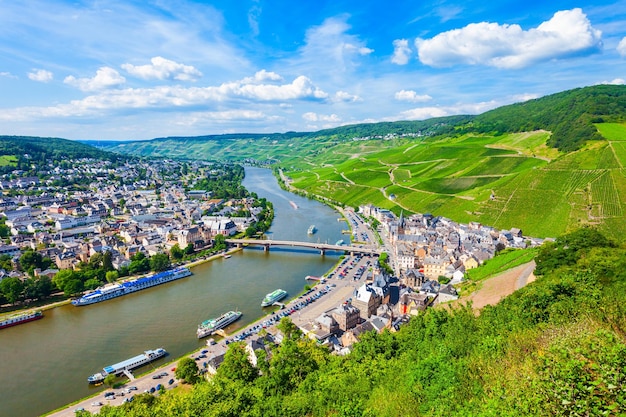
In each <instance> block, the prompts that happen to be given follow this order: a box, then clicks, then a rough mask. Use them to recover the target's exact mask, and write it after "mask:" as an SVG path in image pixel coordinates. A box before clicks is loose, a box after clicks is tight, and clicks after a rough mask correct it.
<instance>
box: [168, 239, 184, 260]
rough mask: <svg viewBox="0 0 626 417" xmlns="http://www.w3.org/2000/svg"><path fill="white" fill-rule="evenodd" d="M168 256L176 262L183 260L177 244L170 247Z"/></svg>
mask: <svg viewBox="0 0 626 417" xmlns="http://www.w3.org/2000/svg"><path fill="white" fill-rule="evenodd" d="M170 255H171V256H172V259H175V260H177V261H178V260H181V259H183V255H184V253H183V251H182V249H181V248H180V246H179V245H178V243H177V244H175V245H174V246H172V249H170Z"/></svg>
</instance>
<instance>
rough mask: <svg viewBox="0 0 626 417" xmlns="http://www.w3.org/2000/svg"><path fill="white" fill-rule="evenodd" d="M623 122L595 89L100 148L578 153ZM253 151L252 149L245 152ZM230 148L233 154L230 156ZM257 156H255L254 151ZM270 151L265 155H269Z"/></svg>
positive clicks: (615, 89) (623, 104)
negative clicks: (469, 142)
mask: <svg viewBox="0 0 626 417" xmlns="http://www.w3.org/2000/svg"><path fill="white" fill-rule="evenodd" d="M625 120H626V86H623V85H598V86H592V87H585V88H579V89H574V90H569V91H564V92H561V93H557V94H553V95H550V96H546V97H542V98H538V99H534V100H529V101H526V102H524V103H517V104H512V105H508V106H503V107H500V108H497V109H495V110H491V111H488V112H486V113H483V114H481V115H478V116H468V115H460V116H448V117H440V118H433V119H428V120H421V121H397V122H381V123H363V124H356V125H348V126H341V127H337V128H333V129H325V130H320V131H316V132H285V133H269V134H261V133H234V134H224V135H204V136H193V137H184V136H175V137H163V138H156V139H152V140H148V141H132V142H126V143H119V142H117V143H115V144H113V143H111V144H105V142H101V143H100V145H104V146H106V147H107V149H111V150H112V151H115V152H120V153H127V154H133V155H142V156H166V155H167V156H175V157H197V155H211V157H213V158H217V159H236V160H243V159H246V158H253V159H265V158H267V159H270V160H271V159H280V154H281V150H278V151H276V152H275V153H274V152H272V150H271V149H270V148H271V146H270V145H278V148H280V146H286V145H287V144H289V146H290V149H289V152H288V153H289V154H291V155H293V154H294V153H298V152H301V151H305V152H309V151H311V150H313V151H315V149H320V147H321V148H324V147H328V146H332V145H335V144H337V143H338V142H341V141H346V140H353V139H358V138H381V137H388V136H396V137H402V136H411V135H412V136H414V137H415V136H418V137H419V138H424V137H433V136H436V137H442V136H444V137H445V136H454V135H458V134H463V133H487V134H502V133H511V132H530V131H536V130H546V131H549V132H551V133H552V135H551V136H550V138H549V139H548V145H549V146H551V147H554V148H558V149H559V150H560V151H564V152H570V151H574V150H577V149H579V148H580V147H581V146H582V145H583V144H584V143H585V142H586V141H588V140H597V139H601V136H600V135H599V134H598V132H597V130H596V128H595V126H594V125H593V123H597V122H603V121H604V122H623V121H625ZM247 145H252V146H247ZM229 147H233V149H234V148H236V149H237V151H236V152H229ZM254 148H257V149H260V151H258V152H255V150H256V149H254ZM268 149H269V152H268Z"/></svg>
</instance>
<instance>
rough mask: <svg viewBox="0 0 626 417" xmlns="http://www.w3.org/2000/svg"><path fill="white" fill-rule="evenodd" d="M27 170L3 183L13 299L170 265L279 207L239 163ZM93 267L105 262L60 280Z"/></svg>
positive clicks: (254, 226)
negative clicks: (254, 187) (253, 186)
mask: <svg viewBox="0 0 626 417" xmlns="http://www.w3.org/2000/svg"><path fill="white" fill-rule="evenodd" d="M23 175H24V172H22V171H13V172H11V173H10V174H6V175H4V176H3V178H2V180H1V181H0V188H2V190H3V198H2V199H0V210H1V211H0V215H1V220H0V222H1V223H2V224H1V225H0V237H2V238H3V241H4V243H3V244H2V245H0V267H1V268H2V269H0V295H2V296H3V297H4V298H5V300H4V302H9V303H11V304H13V303H16V302H18V301H19V302H27V301H32V300H33V299H39V298H46V297H48V296H50V294H51V292H52V290H53V286H52V285H51V282H52V283H54V284H56V286H57V287H58V289H59V290H61V291H63V292H64V293H65V295H66V296H74V295H77V294H79V293H81V292H82V291H83V290H90V289H94V288H96V287H98V286H99V285H101V284H103V283H104V282H105V279H106V280H107V281H112V280H115V279H117V278H118V277H123V276H127V275H132V274H138V273H143V272H148V271H149V270H150V269H153V270H163V269H166V268H168V267H169V266H170V263H171V262H173V263H177V262H181V261H182V260H183V258H184V257H186V258H189V256H190V255H193V257H196V258H197V257H201V256H206V255H207V254H209V253H214V252H217V251H220V250H223V249H225V245H224V241H223V238H224V237H228V236H231V235H234V234H236V233H242V234H244V235H246V236H254V235H256V234H257V232H259V231H261V232H262V231H264V230H266V229H267V228H268V227H269V225H270V224H271V214H270V215H268V214H266V213H268V212H269V207H268V206H270V205H268V203H267V202H266V201H265V200H264V199H256V198H254V196H251V195H248V194H247V192H246V191H245V190H244V189H243V187H241V184H240V182H241V179H242V178H243V168H241V167H239V166H232V165H221V164H211V163H208V162H201V161H193V162H176V161H167V160H159V161H149V162H148V161H132V162H111V161H106V160H95V159H80V160H69V161H63V163H61V164H58V165H56V166H54V165H53V164H51V163H50V164H48V166H47V169H45V170H42V169H40V170H39V171H38V172H37V176H23ZM202 185H205V186H207V187H211V188H212V190H206V189H199V187H200V186H202ZM216 242H217V244H216ZM163 254H166V255H168V256H166V257H163V256H162V255H163ZM164 258H165V261H164V262H163V259H164ZM170 258H171V261H170ZM149 260H154V261H157V260H161V262H152V264H153V265H150V262H149ZM155 264H156V265H155ZM88 266H92V267H93V266H103V268H100V270H101V273H99V274H95V275H93V274H83V275H81V276H80V277H79V279H78V281H79V282H77V280H76V279H73V280H72V279H70V280H64V282H63V283H61V282H60V280H57V282H55V277H58V275H59V274H58V273H59V271H62V270H66V271H67V270H86V269H89V268H86V267H88ZM151 266H152V268H151ZM105 273H106V275H105ZM60 275H61V276H63V275H64V274H60ZM59 284H66V285H59Z"/></svg>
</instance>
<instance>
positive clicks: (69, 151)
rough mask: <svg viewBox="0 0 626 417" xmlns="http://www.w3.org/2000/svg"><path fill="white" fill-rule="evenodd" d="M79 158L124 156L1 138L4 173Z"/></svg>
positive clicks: (59, 142) (72, 144) (71, 144)
mask: <svg viewBox="0 0 626 417" xmlns="http://www.w3.org/2000/svg"><path fill="white" fill-rule="evenodd" d="M76 158H97V159H119V158H120V156H119V155H116V154H113V153H110V152H104V151H102V150H99V149H96V148H94V147H93V146H90V145H86V144H83V143H80V142H76V141H72V140H67V139H61V138H41V137H33V136H0V173H3V172H8V171H10V170H13V169H18V168H19V169H30V167H31V165H33V164H34V165H39V164H41V165H43V164H45V163H48V162H53V161H63V160H67V159H76Z"/></svg>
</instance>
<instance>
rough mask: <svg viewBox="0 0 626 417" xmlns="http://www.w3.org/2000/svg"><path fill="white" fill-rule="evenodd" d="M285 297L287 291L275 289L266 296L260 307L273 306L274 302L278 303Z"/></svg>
mask: <svg viewBox="0 0 626 417" xmlns="http://www.w3.org/2000/svg"><path fill="white" fill-rule="evenodd" d="M286 296H287V291H285V290H282V289H280V288H279V289H277V290H274V291H272V292H271V293H269V294H267V295H266V296H265V298H264V299H263V301H262V302H261V307H267V306H271V305H272V304H274V303H275V302H276V301H280V300H282V299H283V298H285V297H286Z"/></svg>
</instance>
